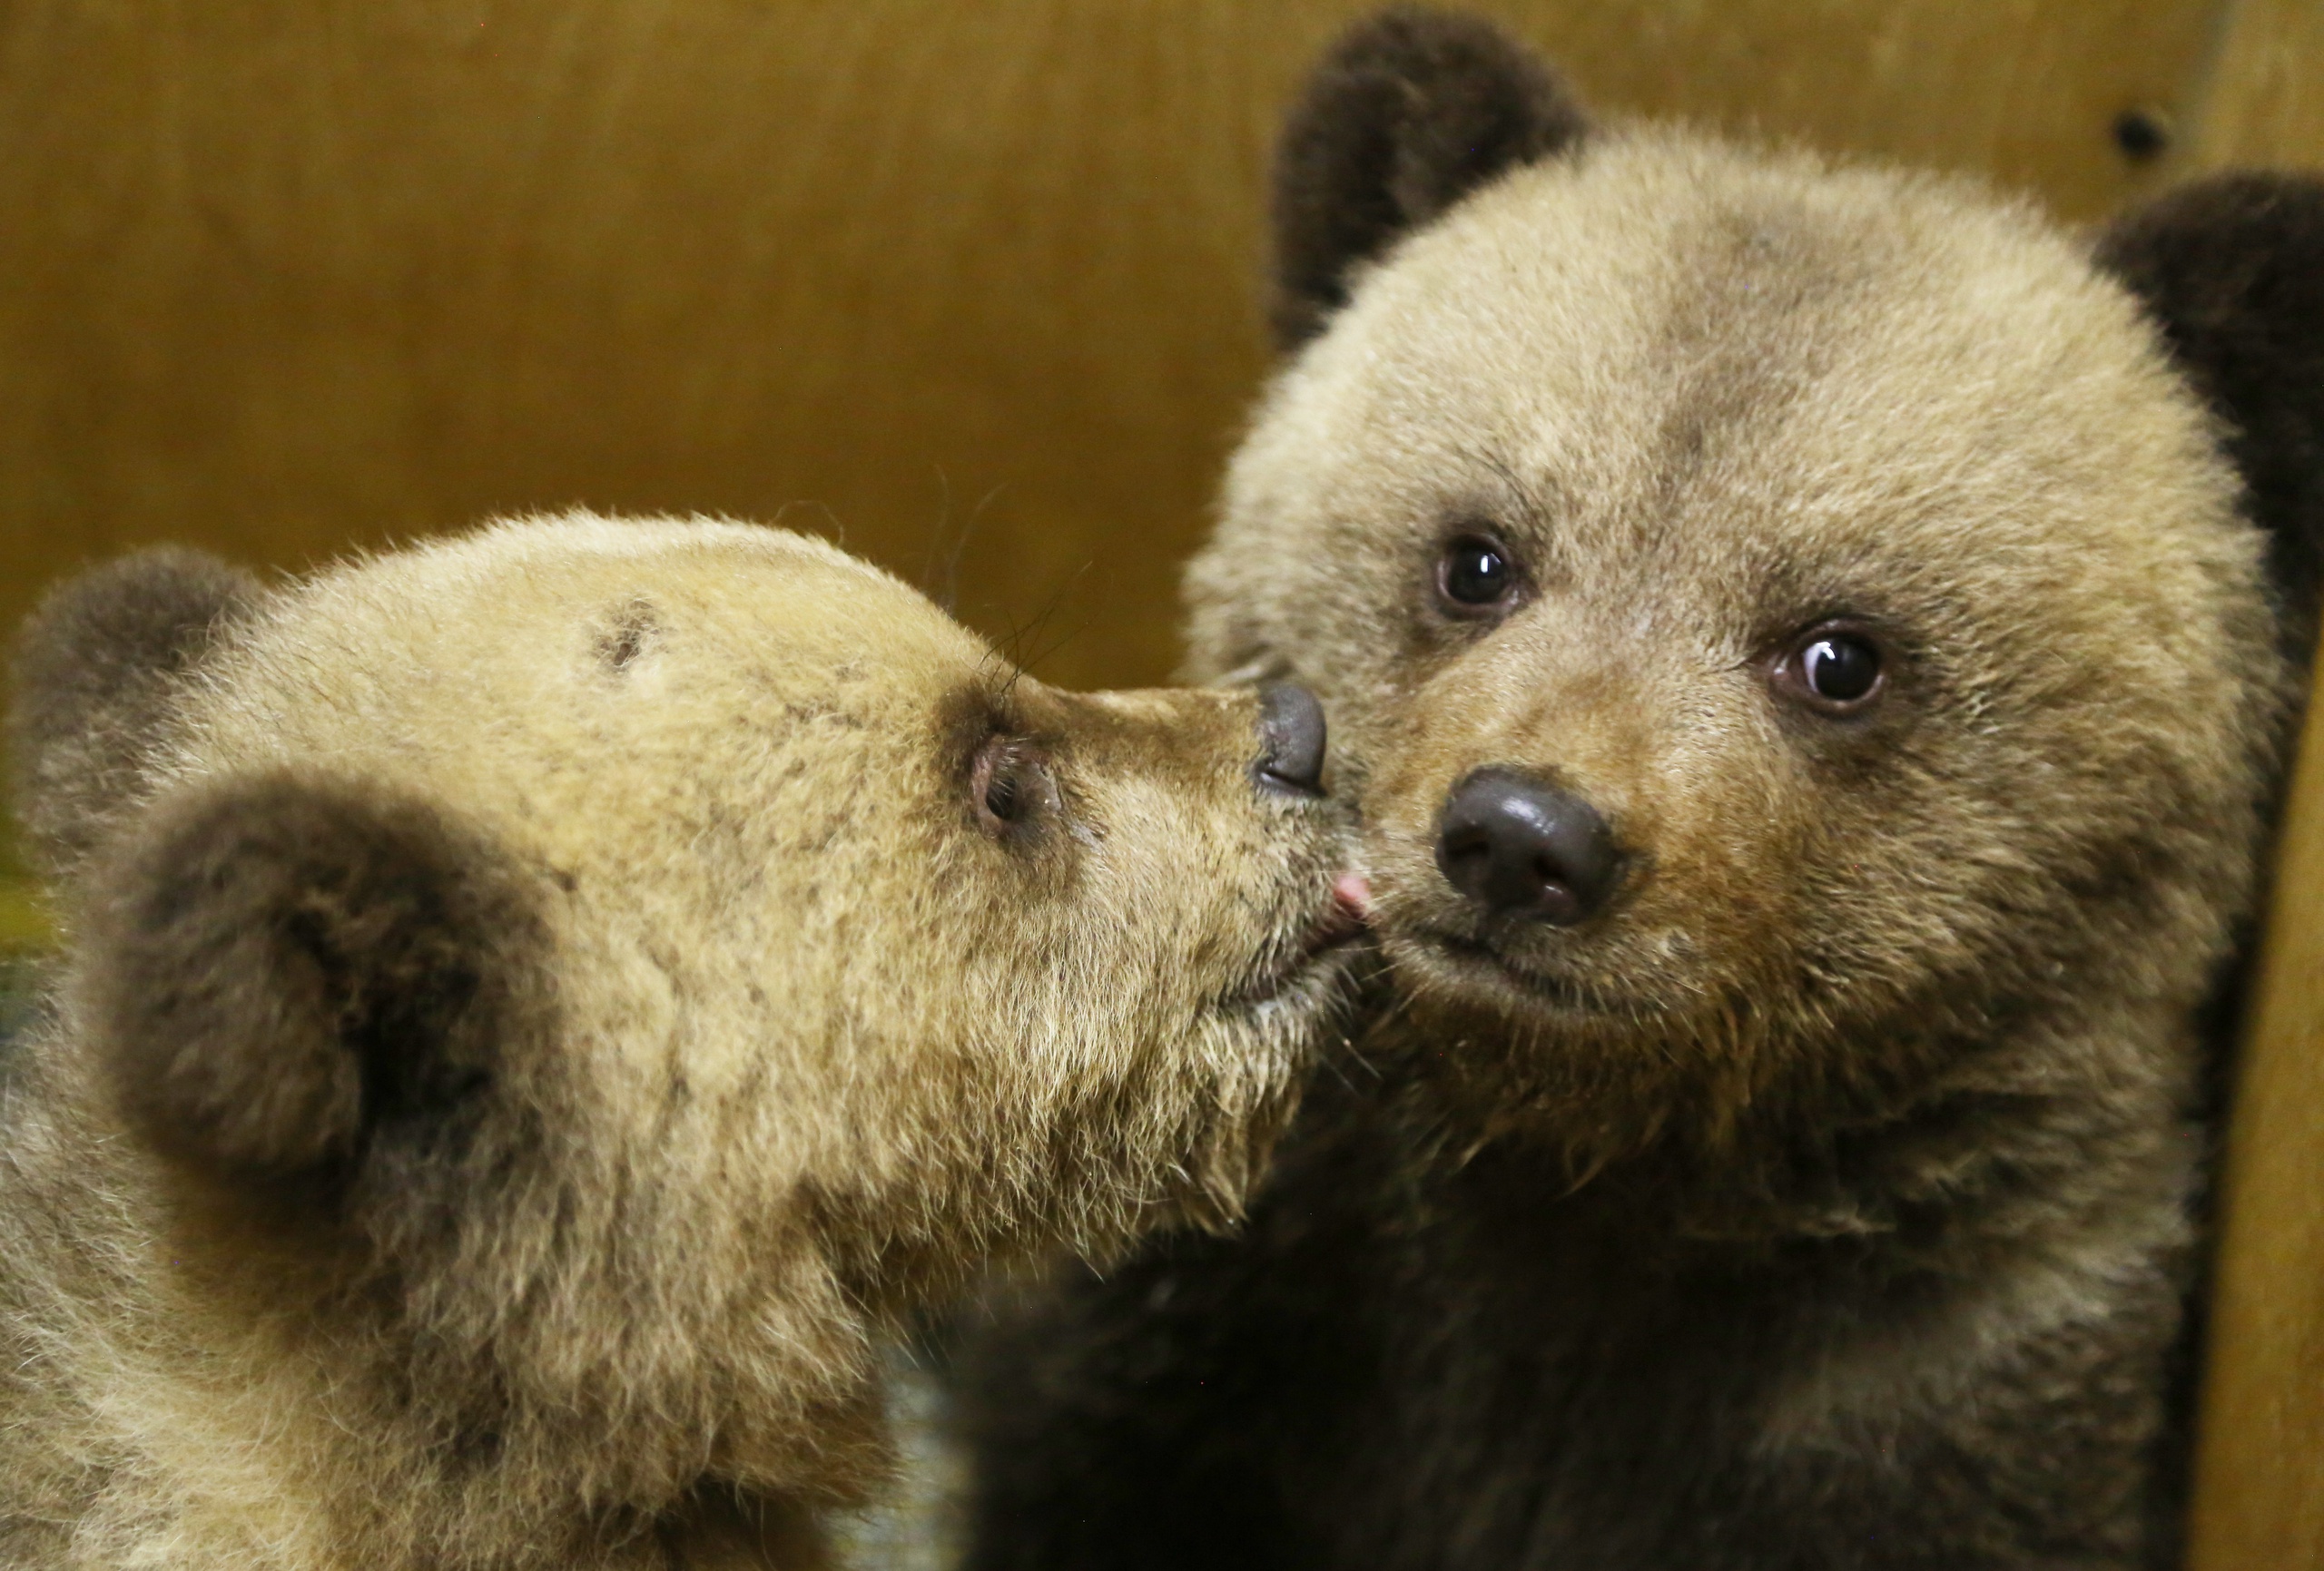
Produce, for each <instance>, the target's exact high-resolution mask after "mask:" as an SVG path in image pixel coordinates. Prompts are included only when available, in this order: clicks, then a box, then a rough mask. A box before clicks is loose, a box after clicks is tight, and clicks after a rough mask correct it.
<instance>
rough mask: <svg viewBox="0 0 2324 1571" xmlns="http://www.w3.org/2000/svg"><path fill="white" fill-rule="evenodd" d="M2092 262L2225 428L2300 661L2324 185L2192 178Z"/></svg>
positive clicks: (2323, 485) (2322, 548)
mask: <svg viewBox="0 0 2324 1571" xmlns="http://www.w3.org/2000/svg"><path fill="white" fill-rule="evenodd" d="M2097 258H2098V262H2099V265H2100V266H2101V267H2102V268H2104V269H2105V270H2107V271H2109V272H2111V273H2112V274H2113V275H2114V276H2115V277H2116V278H2117V279H2119V280H2121V281H2122V283H2124V284H2126V285H2128V286H2129V288H2130V290H2131V291H2132V293H2133V294H2135V295H2137V296H2138V297H2139V299H2140V300H2141V301H2142V303H2143V304H2144V305H2145V307H2146V309H2147V310H2148V312H2149V314H2150V315H2152V317H2153V319H2154V320H2155V322H2156V324H2157V325H2158V326H2159V327H2160V328H2161V329H2162V336H2163V339H2164V341H2165V343H2166V344H2167V345H2168V346H2169V348H2170V350H2171V356H2172V358H2174V359H2175V360H2176V361H2177V362H2178V364H2179V366H2180V368H2181V369H2182V370H2183V371H2185V372H2186V374H2187V376H2188V377H2189V378H2190V379H2191V381H2192V382H2193V383H2194V385H2195V388H2196V389H2197V390H2198V391H2199V392H2201V394H2202V396H2203V397H2204V398H2206V399H2207V400H2208V401H2209V402H2210V404H2211V407H2212V409H2213V410H2214V411H2216V412H2217V413H2218V414H2219V415H2220V416H2221V417H2222V418H2224V419H2225V421H2226V422H2227V426H2228V452H2229V456H2230V457H2231V458H2233V460H2234V461H2235V465H2236V467H2237V468H2238V469H2240V471H2241V472H2242V476H2243V483H2244V486H2246V488H2247V490H2248V493H2249V501H2248V506H2249V507H2250V515H2251V518H2252V521H2253V522H2254V523H2256V524H2258V525H2260V527H2261V528H2262V529H2265V530H2266V531H2267V532H2268V536H2269V540H2270V558H2271V560H2270V567H2271V568H2272V570H2273V578H2274V581H2275V584H2276V586H2277V590H2278V593H2279V594H2280V595H2281V596H2282V609H2283V623H2284V634H2285V638H2286V640H2287V642H2288V643H2289V645H2290V652H2291V653H2293V654H2294V655H2295V656H2296V657H2297V658H2298V659H2299V660H2300V661H2301V662H2302V663H2305V662H2306V661H2307V659H2308V657H2309V653H2310V646H2311V644H2312V643H2313V642H2314V640H2315V636H2316V622H2317V600H2318V594H2319V581H2324V181H2319V180H2315V179H2311V178H2304V177H2301V176H2297V175H2285V174H2264V173H2245V174H2232V175H2223V176H2221V177H2219V178H2216V179H2212V180H2206V181H2201V182H2196V183H2194V184H2191V185H2187V186H2183V187H2181V189H2179V190H2177V191H2171V192H2170V193H2168V194H2166V195H2164V196H2162V197H2161V198H2159V199H2157V200H2156V201H2153V202H2152V203H2151V204H2150V205H2148V206H2147V207H2145V208H2143V209H2141V210H2140V211H2136V212H2133V213H2131V214H2129V215H2128V216H2126V217H2124V218H2122V219H2120V220H2118V221H2116V222H2115V223H2114V224H2113V225H2112V227H2110V228H2109V229H2107V230H2106V231H2104V232H2103V233H2102V235H2101V236H2100V237H2099V241H2098V249H2097Z"/></svg>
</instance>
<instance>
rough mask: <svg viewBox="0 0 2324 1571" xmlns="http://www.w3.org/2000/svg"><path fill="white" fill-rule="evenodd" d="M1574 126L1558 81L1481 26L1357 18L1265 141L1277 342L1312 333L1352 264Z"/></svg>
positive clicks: (1565, 136)
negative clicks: (1271, 143)
mask: <svg viewBox="0 0 2324 1571" xmlns="http://www.w3.org/2000/svg"><path fill="white" fill-rule="evenodd" d="M1583 128H1584V123H1583V120H1582V116H1581V110H1580V109H1579V108H1578V107H1577V106H1576V105H1575V103H1574V101H1573V99H1572V97H1571V94H1570V93H1568V92H1567V91H1566V89H1565V87H1564V85H1563V84H1562V83H1560V82H1559V81H1558V79H1557V78H1556V77H1555V76H1553V75H1551V74H1550V72H1549V71H1548V70H1547V69H1546V68H1545V67H1543V66H1542V65H1541V64H1540V63H1539V62H1538V61H1536V60H1535V59H1533V57H1532V56H1531V55H1530V54H1527V53H1526V52H1525V51H1524V50H1523V49H1522V48H1521V47H1520V46H1519V45H1518V44H1516V43H1515V42H1514V41H1512V39H1510V38H1509V37H1508V36H1507V35H1506V34H1502V32H1501V31H1500V29H1498V28H1496V27H1494V26H1493V25H1492V24H1491V23H1489V22H1485V21H1482V20H1481V19H1479V18H1477V17H1473V16H1459V15H1448V14H1446V13H1443V12H1437V11H1428V10H1423V9H1420V8H1418V7H1410V6H1397V7H1395V8H1393V9H1391V10H1387V11H1384V12H1382V13H1380V14H1379V15H1376V16H1374V17H1373V18H1372V19H1371V20H1369V21H1366V22H1361V23H1358V24H1357V25H1355V26H1354V27H1353V28H1351V29H1350V30H1349V31H1348V32H1347V33H1346V34H1344V35H1343V36H1342V37H1341V38H1340V40H1339V42H1338V43H1337V44H1334V46H1333V47H1332V49H1331V51H1330V52H1329V53H1328V54H1325V55H1324V61H1323V64H1320V65H1318V66H1317V67H1316V68H1315V74H1314V75H1313V76H1311V77H1310V78H1309V79H1308V82H1307V87H1306V90H1305V93H1303V94H1302V96H1301V98H1300V100H1299V103H1297V104H1296V105H1295V107H1294V108H1293V110H1292V112H1291V116H1290V119H1289V120H1288V122H1287V123H1285V126H1284V131H1283V138H1282V140H1281V142H1278V143H1277V145H1276V149H1275V310H1274V321H1275V338H1276V341H1277V342H1278V343H1279V344H1280V345H1281V346H1282V347H1283V348H1285V349H1294V348H1296V347H1297V346H1298V345H1300V344H1302V343H1305V341H1306V340H1307V339H1311V338H1314V337H1315V335H1316V334H1318V333H1320V332H1322V331H1323V329H1324V321H1325V319H1328V318H1329V317H1330V315H1331V314H1332V313H1333V312H1334V311H1335V310H1337V309H1340V307H1342V306H1344V305H1345V304H1346V303H1347V283H1348V274H1349V272H1350V270H1352V269H1353V268H1354V266H1355V265H1356V264H1357V263H1359V262H1363V261H1366V260H1370V259H1372V258H1373V257H1375V256H1377V255H1379V254H1380V253H1381V252H1382V251H1384V250H1386V249H1387V248H1388V245H1389V243H1390V242H1391V241H1393V240H1395V238H1396V237H1397V236H1398V235H1401V234H1403V233H1404V232H1406V231H1410V230H1413V229H1415V228H1417V227H1419V226H1420V225H1422V224H1424V223H1426V222H1427V221H1429V220H1431V219H1433V218H1434V217H1436V216H1437V215H1438V214H1439V213H1442V212H1443V211H1444V210H1445V209H1447V208H1449V207H1451V206H1452V204H1453V203H1454V202H1456V201H1459V200H1460V199H1461V198H1462V197H1463V196H1465V195H1467V194H1468V193H1469V192H1470V191H1473V190H1475V189H1476V188H1477V187H1478V186H1481V185H1482V184H1484V183H1485V182H1487V181H1489V180H1491V179H1492V177H1493V176H1495V175H1497V174H1499V173H1501V172H1502V171H1503V170H1506V169H1509V168H1511V167H1512V166H1514V165H1517V164H1521V163H1527V162H1531V161H1533V160H1535V159H1539V158H1545V157H1547V156H1549V155H1550V154H1551V153H1553V152H1559V151H1561V149H1564V148H1566V147H1569V146H1571V145H1572V144H1574V143H1575V142H1577V141H1578V140H1579V139H1580V138H1581V134H1582V132H1583Z"/></svg>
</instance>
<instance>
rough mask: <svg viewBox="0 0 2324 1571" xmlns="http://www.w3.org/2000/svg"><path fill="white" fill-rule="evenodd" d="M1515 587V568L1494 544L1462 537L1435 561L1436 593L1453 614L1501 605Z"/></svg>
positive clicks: (1504, 549)
mask: <svg viewBox="0 0 2324 1571" xmlns="http://www.w3.org/2000/svg"><path fill="white" fill-rule="evenodd" d="M1517 585H1518V573H1517V564H1516V563H1515V562H1513V561H1512V560H1511V559H1510V555H1509V551H1508V548H1507V547H1506V546H1504V545H1502V544H1501V542H1499V541H1497V540H1489V539H1486V538H1485V537H1484V536H1482V535H1461V536H1460V537H1458V538H1457V539H1455V540H1453V541H1452V542H1451V543H1450V544H1449V545H1446V546H1445V547H1444V555H1442V556H1440V557H1438V558H1437V562H1436V589H1437V593H1438V594H1441V595H1443V597H1444V599H1445V601H1446V602H1447V608H1448V609H1450V610H1452V612H1454V613H1455V614H1461V615H1474V614H1477V613H1479V612H1482V611H1490V610H1492V609H1493V608H1494V607H1495V606H1499V605H1504V604H1508V603H1509V601H1510V600H1511V599H1512V598H1514V597H1515V595H1516V594H1517Z"/></svg>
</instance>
